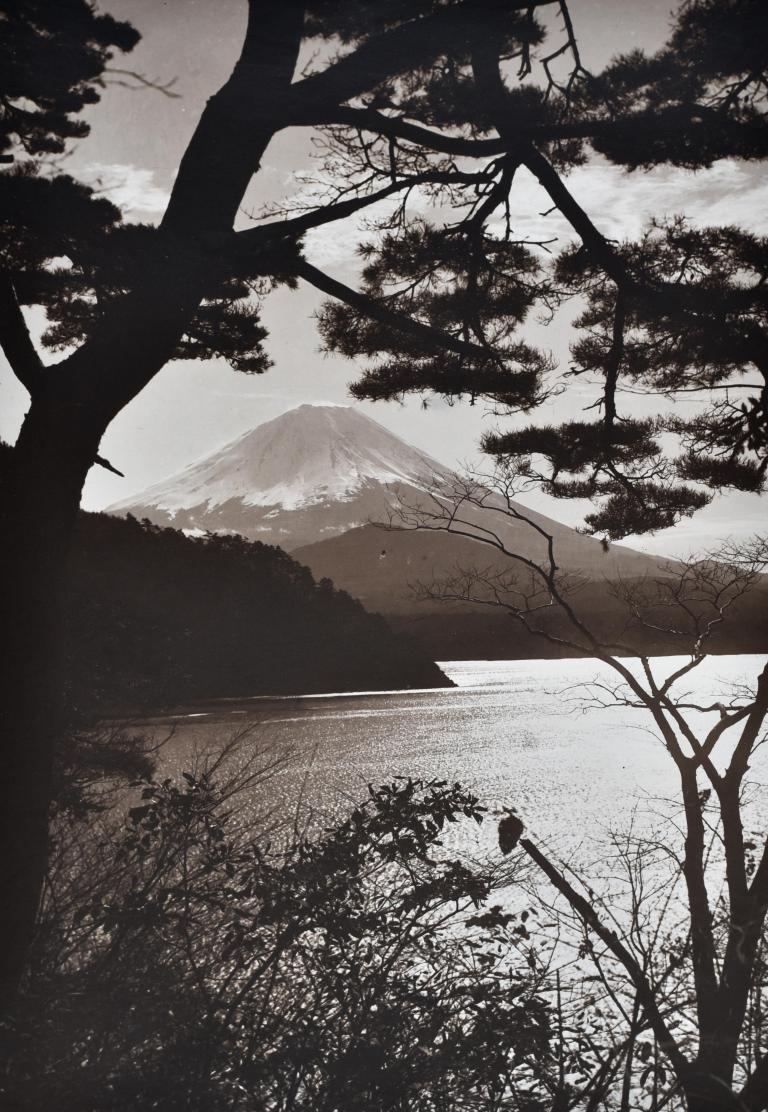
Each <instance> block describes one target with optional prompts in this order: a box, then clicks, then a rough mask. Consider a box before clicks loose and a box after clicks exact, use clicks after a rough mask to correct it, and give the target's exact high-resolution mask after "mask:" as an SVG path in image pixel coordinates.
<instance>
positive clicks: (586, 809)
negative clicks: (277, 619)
mask: <svg viewBox="0 0 768 1112" xmlns="http://www.w3.org/2000/svg"><path fill="white" fill-rule="evenodd" d="M765 661H766V657H764V656H748V655H741V656H720V657H711V658H708V659H707V660H706V661H705V662H704V663H703V664H702V665H701V666H700V667H699V668H698V669H697V670H696V671H695V672H694V673H693V675H692V676H690V677H687V679H686V681H685V683H684V689H685V691H686V692H688V693H690V694H692V695H693V696H695V697H696V700H698V701H705V702H712V701H714V700H716V699H722V698H723V696H727V694H728V692H729V691H730V690H731V689H732V688H733V686H734V685H737V684H740V683H745V682H746V683H752V684H753V683H754V681H755V678H756V676H757V675H758V673H759V671H760V670H761V669H762V667H763V665H764V663H765ZM682 662H683V658H680V657H667V658H658V659H656V660H655V661H654V662H653V663H654V667H655V668H656V669H657V670H658V671H659V673H660V674H661V675H666V674H667V673H668V672H671V671H673V670H674V669H675V668H676V667H677V666H679V664H681V663H682ZM441 667H442V668H443V670H444V672H445V673H446V674H447V675H448V676H450V678H451V679H452V680H453V681H454V682H455V683H456V684H457V685H458V686H457V687H455V688H446V689H440V690H429V691H392V692H376V693H369V692H358V693H347V694H336V695H309V696H293V697H275V698H263V697H261V698H255V699H250V700H238V701H231V702H224V703H222V702H219V703H217V704H216V705H214V706H206V707H199V708H194V709H191V708H190V710H189V711H188V712H187V713H181V714H177V715H174V716H172V717H169V718H164V719H155V720H153V721H152V724H151V725H152V729H153V731H154V732H155V735H156V736H157V737H161V736H162V733H163V731H164V730H165V729H167V728H168V727H169V726H171V727H172V728H173V730H174V735H173V737H172V739H171V741H170V742H169V743H168V744H167V745H166V746H165V749H164V757H163V766H164V767H165V768H166V769H169V770H174V771H178V772H181V771H183V770H184V769H185V768H188V767H190V766H191V764H192V762H193V760H194V759H195V754H196V753H199V752H201V751H203V750H213V751H216V750H218V749H220V748H221V746H222V745H223V744H225V743H226V742H227V741H228V739H230V738H231V737H232V736H233V735H235V734H236V733H241V732H242V731H245V733H244V734H243V735H242V736H241V738H240V741H239V742H238V746H239V748H240V749H241V750H242V752H243V753H248V752H253V751H254V750H256V749H267V750H269V751H270V752H271V753H280V754H289V753H290V754H291V759H290V761H289V762H288V763H287V764H286V766H285V767H284V768H283V769H282V770H281V771H280V772H279V773H278V774H277V775H276V776H275V777H274V778H273V779H272V781H271V782H270V784H269V787H268V794H269V798H270V801H271V803H273V804H274V805H275V806H277V807H282V808H285V807H295V805H296V799H297V796H298V795H299V793H300V792H301V794H302V799H303V801H304V802H305V803H306V804H307V805H309V806H312V807H313V808H315V809H318V810H320V811H321V812H322V814H323V815H330V814H333V813H338V811H339V810H340V809H341V808H342V807H344V806H346V802H347V801H348V800H349V799H354V800H357V799H360V798H363V797H364V796H365V794H366V785H367V784H368V783H369V782H372V783H374V784H377V783H382V782H384V781H386V780H388V779H391V778H392V777H393V776H408V775H410V776H420V777H424V778H431V777H438V778H441V779H448V780H451V781H453V780H459V781H461V782H462V783H463V784H465V785H467V786H469V787H472V788H473V789H474V790H475V791H476V792H477V794H478V795H479V796H480V799H481V802H482V803H483V804H484V805H485V806H487V807H489V808H490V809H491V811H493V810H498V809H500V808H502V807H514V808H515V809H516V810H517V811H518V812H519V813H520V815H521V817H522V818H523V819H524V821H525V823H526V826H527V828H528V830H529V831H530V832H531V833H532V834H533V835H534V836H535V837H536V838H537V839H538V840H540V841H541V842H543V843H546V844H549V845H550V846H552V848H553V849H555V848H556V850H557V852H558V853H559V854H560V855H562V854H564V853H568V854H570V853H571V852H575V851H576V850H577V849H578V847H580V846H581V845H582V843H584V842H585V841H586V842H592V841H593V840H594V839H595V838H597V839H598V840H602V837H603V836H604V835H605V834H606V832H607V831H608V830H609V829H617V830H623V829H626V828H627V827H628V825H629V823H630V821H634V822H635V823H636V824H639V825H640V827H646V828H647V827H648V826H652V825H653V823H654V821H655V817H657V816H659V815H661V814H668V813H669V804H668V803H667V802H665V801H668V800H669V799H670V798H672V797H674V796H675V795H676V778H675V769H674V767H673V765H672V763H671V760H670V759H669V757H668V756H667V755H666V753H665V751H664V749H663V747H662V745H661V743H660V741H659V740H658V737H657V735H656V734H655V732H654V730H653V723H652V722H651V720H650V717H649V716H648V714H647V712H644V711H642V710H634V709H631V708H626V707H613V708H610V709H599V708H595V707H594V706H592V707H590V706H585V705H584V696H585V691H584V688H583V686H582V685H583V684H585V683H587V682H589V681H590V680H592V679H598V680H601V681H607V680H609V679H610V677H611V675H612V673H611V672H610V669H608V668H607V667H606V666H604V665H602V664H600V662H598V661H595V660H560V661H553V660H522V661H521V660H514V661H445V662H441ZM633 667H634V665H633ZM694 717H697V716H694ZM710 717H711V716H710ZM751 780H752V782H753V783H755V784H757V785H758V786H759V787H764V785H765V784H766V782H768V759H766V758H763V757H762V754H759V755H758V758H756V760H755V762H754V763H753V768H752V770H751ZM758 797H759V793H758ZM466 825H469V824H466ZM461 839H463V840H464V844H463V849H464V850H465V851H466V852H468V853H470V854H472V855H473V856H474V854H475V852H482V851H483V850H485V849H489V848H491V847H492V845H493V842H494V839H495V824H494V823H486V824H485V825H484V826H483V827H482V828H481V829H480V830H475V828H474V827H472V829H471V830H469V829H466V828H464V829H462V831H461V835H460V840H461Z"/></svg>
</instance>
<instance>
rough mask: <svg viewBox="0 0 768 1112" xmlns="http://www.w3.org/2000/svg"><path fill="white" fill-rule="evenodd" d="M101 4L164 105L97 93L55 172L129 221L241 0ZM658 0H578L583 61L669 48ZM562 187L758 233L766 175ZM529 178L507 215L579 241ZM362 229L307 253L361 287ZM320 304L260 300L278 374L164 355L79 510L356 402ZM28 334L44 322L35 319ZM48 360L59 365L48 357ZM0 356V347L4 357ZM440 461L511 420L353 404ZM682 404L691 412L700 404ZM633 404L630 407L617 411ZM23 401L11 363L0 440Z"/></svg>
mask: <svg viewBox="0 0 768 1112" xmlns="http://www.w3.org/2000/svg"><path fill="white" fill-rule="evenodd" d="M100 6H101V8H102V10H105V11H109V12H110V13H111V14H113V15H115V16H117V17H119V18H124V19H129V20H130V21H131V22H132V23H133V24H134V25H135V26H136V27H137V29H138V30H139V31H140V32H141V33H142V35H143V38H142V41H141V43H140V44H139V46H138V47H137V48H136V50H135V51H134V52H133V54H132V55H129V56H128V57H127V58H125V59H121V60H116V61H115V63H114V65H115V66H123V65H125V66H126V67H130V69H132V70H135V71H138V72H140V73H142V74H144V75H145V76H146V77H148V78H151V79H153V80H156V81H158V82H159V83H163V84H164V83H167V82H173V84H172V91H173V92H174V94H176V95H174V96H173V97H168V96H163V95H161V94H160V93H158V92H156V91H152V90H149V89H143V90H136V89H129V88H126V87H125V85H124V84H123V83H122V82H123V81H124V80H128V81H129V80H130V79H128V78H123V77H122V76H121V75H119V74H115V75H113V80H114V81H115V84H112V85H110V86H109V87H108V88H107V89H106V90H105V92H104V95H103V97H102V100H101V102H100V103H99V104H98V105H96V106H94V107H93V108H91V109H89V111H88V114H87V116H86V118H87V119H88V122H89V123H90V125H91V133H90V135H89V136H88V138H87V139H85V140H82V141H81V142H80V143H79V144H78V145H77V146H76V147H75V148H74V149H73V151H72V152H71V154H70V156H69V158H68V159H67V160H66V163H65V166H66V169H67V170H68V171H69V172H70V173H72V174H74V176H76V177H79V178H81V179H83V180H85V181H87V182H88V183H89V184H92V185H94V186H95V187H96V188H98V189H100V190H102V191H103V192H104V194H105V195H107V196H109V197H110V198H111V199H112V200H113V201H115V202H116V203H118V204H119V205H120V206H121V208H122V209H123V211H124V213H125V215H126V218H127V219H129V220H137V221H147V222H153V221H157V220H158V219H159V218H160V216H161V215H162V212H163V209H164V206H165V203H166V201H167V198H168V193H169V190H170V187H171V185H172V182H173V177H174V172H175V167H176V166H177V165H178V162H179V159H180V156H181V154H182V153H183V150H184V148H185V146H186V143H187V142H188V140H189V137H190V135H191V133H192V131H193V129H194V126H195V123H196V121H197V119H198V117H199V114H200V111H201V110H202V107H203V106H204V103H205V100H206V98H207V97H208V96H210V95H211V94H212V93H213V92H214V91H215V90H216V88H217V87H218V86H219V85H220V84H221V83H222V82H223V81H224V80H225V79H226V77H227V75H228V73H229V71H230V70H231V67H232V64H233V62H234V60H235V59H236V57H237V53H238V50H239V43H240V39H241V36H242V32H243V29H244V27H245V18H246V3H245V0H216V2H213V0H103V2H102V3H101V5H100ZM670 9H671V4H670V3H669V0H645V2H644V3H643V4H642V5H640V4H638V3H637V2H636V0H610V2H609V0H572V2H571V12H572V16H573V19H574V24H575V26H576V30H577V34H578V36H579V43H580V47H581V52H582V57H583V60H584V63H585V64H586V65H587V66H588V67H591V68H594V69H598V68H600V67H601V66H602V65H603V64H604V63H605V62H606V61H607V60H608V59H609V58H610V57H611V56H612V55H613V54H615V53H616V52H625V51H627V50H629V49H632V48H634V47H641V48H645V49H649V50H653V49H654V48H655V47H656V46H658V45H659V44H660V42H661V41H663V39H664V37H665V33H666V31H667V29H668V26H669V22H670V15H669V13H670ZM312 151H313V147H312V142H311V135H310V134H308V133H307V132H306V131H301V130H298V129H296V130H292V131H290V132H288V133H285V134H282V135H280V136H279V137H278V138H277V139H276V140H274V141H273V143H272V144H271V145H270V147H269V148H268V150H267V152H266V156H265V159H264V163H263V166H262V168H261V171H260V172H259V174H258V176H257V178H256V179H255V180H254V183H253V184H252V188H251V190H250V191H249V194H248V196H247V197H246V198H245V200H244V203H243V206H242V214H241V217H240V220H239V225H240V226H243V227H245V226H247V225H248V223H249V216H248V213H250V212H253V211H254V210H256V209H258V207H259V206H260V205H261V204H264V203H265V202H278V201H280V200H281V199H282V198H284V197H286V196H289V195H292V194H295V193H296V192H297V190H301V189H302V188H305V185H304V181H305V179H306V177H307V175H308V174H311V173H312V167H313V162H312ZM568 184H569V187H570V188H571V190H572V191H573V193H574V194H575V196H576V197H577V199H578V200H580V201H582V202H583V203H584V204H585V206H586V207H587V209H588V211H589V212H590V213H591V214H592V215H593V217H594V218H595V222H596V223H597V224H598V226H599V227H600V229H601V230H602V231H604V232H605V233H606V234H608V235H609V236H611V237H613V238H619V237H622V236H626V235H633V234H636V233H637V232H638V231H639V230H640V229H641V228H642V226H643V224H644V223H645V221H646V220H647V219H648V218H649V217H650V216H652V215H655V216H661V215H672V214H675V213H679V212H684V213H685V214H686V215H687V216H688V217H689V218H690V219H692V220H693V221H695V222H697V223H726V222H732V221H733V220H734V213H736V214H737V216H738V219H739V220H742V221H743V222H744V223H745V224H747V225H749V226H751V227H752V228H753V229H755V230H759V231H762V232H768V203H766V202H768V185H766V183H765V182H763V181H761V175H760V172H759V170H756V169H755V168H754V167H750V166H748V165H747V164H743V163H742V164H739V163H735V162H731V161H723V162H720V163H717V164H716V165H715V166H714V167H713V168H712V169H711V170H708V171H705V172H701V173H698V174H692V173H688V172H685V171H681V170H678V169H675V168H665V167H662V168H657V169H655V170H653V171H651V172H647V173H646V172H634V173H632V174H628V173H625V172H623V171H621V170H619V169H617V168H616V167H612V166H610V165H608V164H607V163H605V162H601V161H600V160H596V161H591V162H590V164H589V165H587V166H584V167H580V168H577V169H576V170H574V171H573V172H572V174H571V175H570V176H569V181H568ZM548 207H549V203H548V201H547V200H546V199H545V197H544V195H543V193H542V192H541V191H540V189H539V187H538V186H537V184H536V183H535V182H534V181H533V179H531V178H530V177H529V176H526V174H525V173H524V172H522V171H521V172H519V173H518V175H517V176H516V179H515V186H514V192H513V196H512V221H513V225H514V227H515V229H516V231H518V232H519V233H520V234H521V235H523V236H525V237H527V238H531V239H536V238H539V237H542V236H544V237H546V238H551V237H556V238H557V243H556V247H558V248H559V247H560V246H562V245H564V244H565V243H566V242H568V241H569V240H570V239H571V238H572V236H571V234H570V233H569V230H568V228H567V226H566V225H565V224H564V222H563V221H562V219H560V218H559V217H558V214H556V213H553V214H550V215H548V216H545V215H542V214H543V213H545V211H546V210H547V209H548ZM361 236H362V238H365V234H364V228H363V227H362V224H361V222H360V221H357V222H355V221H352V222H349V224H346V225H339V224H334V225H332V226H326V227H325V228H324V229H321V230H319V231H317V232H315V233H313V234H312V235H311V236H310V237H309V240H308V243H307V255H308V257H309V259H310V261H312V262H313V263H315V264H316V265H318V266H321V267H322V268H323V269H325V270H327V271H328V272H329V273H331V274H332V275H333V276H334V277H337V278H339V279H341V280H342V281H344V282H347V283H348V284H354V282H355V279H356V276H357V273H358V261H357V257H356V253H355V249H356V246H357V244H358V243H359V241H360V239H361ZM321 301H322V298H321V295H319V294H318V293H317V292H316V291H315V290H313V289H311V288H308V287H306V286H301V287H300V288H299V290H297V291H295V292H292V291H287V290H279V291H277V292H276V293H274V294H272V295H271V296H270V297H269V298H268V299H267V300H266V302H265V307H264V316H263V319H264V323H265V324H266V326H267V327H268V329H269V332H270V336H269V339H268V341H267V344H266V347H267V349H268V351H269V353H270V355H271V357H272V360H273V363H274V367H273V369H272V370H271V371H269V372H268V373H267V374H265V375H260V376H257V377H252V376H245V375H242V374H238V373H236V372H233V371H232V370H230V369H229V368H228V367H227V366H226V364H225V363H224V362H223V361H221V360H213V361H210V362H207V363H200V362H185V363H182V362H176V363H171V364H168V365H167V366H166V367H165V368H164V369H163V371H161V373H160V374H159V375H158V376H157V377H156V378H155V380H154V381H153V382H152V383H151V384H150V385H149V386H148V387H147V388H146V389H145V390H144V391H143V393H142V394H141V395H140V396H139V397H138V398H137V399H135V400H134V401H133V402H132V403H131V404H130V405H129V406H127V407H126V409H125V410H123V412H122V413H121V414H119V415H118V417H117V418H116V419H115V421H114V422H113V424H112V426H111V427H110V428H109V430H108V431H107V434H106V436H105V438H104V441H103V443H102V454H103V455H105V456H106V457H107V458H108V459H110V460H111V461H112V462H113V463H114V464H115V466H116V467H118V468H119V469H120V470H121V471H123V472H125V478H124V479H121V478H119V477H117V476H114V475H111V474H109V473H108V472H106V471H104V470H103V469H101V468H93V469H92V471H91V473H90V475H89V478H88V481H87V484H86V489H85V492H84V505H85V506H86V508H88V509H101V508H103V507H105V506H106V505H108V504H109V503H111V502H113V501H116V500H118V499H122V498H125V497H127V496H129V495H131V494H133V493H137V492H139V491H140V490H142V489H143V488H144V487H146V486H147V485H149V484H150V483H154V482H156V481H158V480H160V479H163V478H165V477H166V476H168V475H170V474H173V473H174V472H176V471H178V470H180V469H182V468H184V467H186V466H187V465H189V464H190V463H192V462H194V461H196V460H198V459H200V458H202V457H204V456H205V455H208V454H209V453H210V452H212V451H214V450H216V449H218V448H220V447H221V446H223V445H224V444H225V443H227V442H229V441H230V440H232V439H234V438H235V437H236V436H239V435H240V434H241V433H243V432H244V431H246V430H247V429H250V428H253V427H254V426H256V425H258V424H261V423H262V422H264V421H267V420H270V419H271V418H273V417H275V416H278V415H279V414H280V413H283V412H285V411H286V410H289V409H292V408H294V407H295V406H297V405H300V404H302V403H305V402H317V403H324V402H334V403H342V404H353V403H352V401H351V399H350V397H349V395H348V383H349V382H350V381H353V380H354V378H355V377H356V370H355V367H354V365H353V364H351V363H350V362H349V361H347V360H344V359H341V358H340V357H337V356H332V355H325V354H323V353H322V351H321V350H320V341H319V337H318V334H317V330H316V327H315V323H314V320H313V314H314V313H315V312H316V311H317V309H318V307H319V305H320V303H321ZM29 322H30V327H31V329H32V331H33V334H36V335H37V334H39V332H40V330H41V326H42V320H41V319H40V316H39V314H36V313H35V312H34V311H33V312H31V313H30V315H29ZM523 336H524V337H526V338H529V339H531V340H532V341H533V342H534V343H538V344H539V345H540V346H542V347H544V348H546V349H548V350H551V351H552V353H553V355H554V356H555V358H556V359H557V361H558V364H559V366H560V369H561V370H566V369H567V366H568V341H569V330H568V328H567V322H565V321H562V320H558V321H556V322H555V323H554V324H553V325H551V326H550V327H549V328H547V329H544V328H543V327H542V326H541V325H540V324H538V323H537V322H536V321H532V322H531V323H530V324H527V325H526V326H525V330H524V332H523ZM44 358H45V359H46V360H47V361H53V360H54V359H57V358H59V356H54V357H52V356H51V355H50V354H44ZM1 359H2V357H0V361H1ZM593 397H594V393H593V391H592V390H591V389H590V388H589V387H588V385H586V384H584V385H581V384H579V385H578V386H574V385H573V384H572V383H571V385H570V386H569V389H568V393H567V397H561V398H560V399H555V400H554V401H553V402H552V403H551V405H550V407H549V410H548V411H547V412H546V414H544V413H543V412H542V413H541V414H540V415H539V416H540V417H546V419H547V420H552V421H559V420H563V419H564V418H567V417H573V416H575V415H576V412H577V411H578V410H579V409H580V408H583V407H585V406H587V405H589V403H590V402H591V400H592V399H593ZM354 404H356V405H359V406H360V408H361V409H362V410H363V411H364V412H366V413H367V414H368V415H369V416H371V417H373V418H374V419H375V420H377V421H379V422H380V423H381V424H383V425H385V426H386V427H387V428H389V429H390V430H391V431H393V432H395V433H396V434H398V435H399V436H402V437H403V438H404V439H406V440H408V441H409V442H411V443H413V444H415V445H416V446H417V447H419V448H421V449H423V450H425V451H427V452H429V453H430V454H431V455H433V456H435V457H436V458H437V459H439V460H441V461H442V462H444V463H446V464H448V465H449V466H456V465H461V464H465V463H467V464H474V463H476V462H477V461H478V460H479V456H478V453H477V444H478V441H479V438H480V436H481V434H482V433H483V432H486V431H489V430H491V429H494V428H499V427H501V428H504V427H509V425H510V423H511V422H510V421H509V420H508V419H504V420H500V419H499V418H498V417H496V416H495V415H493V414H492V413H490V412H489V411H488V409H487V407H486V406H484V405H482V404H478V405H476V406H474V407H470V406H469V405H468V404H467V403H457V404H455V405H453V406H450V405H448V404H446V403H445V402H441V401H439V400H438V399H430V400H429V402H428V405H427V406H426V408H425V407H424V406H422V404H421V402H420V401H419V400H418V399H410V400H409V401H408V402H406V403H405V404H398V403H391V402H390V403H377V404H375V405H374V404H372V403H354ZM697 404H699V403H697V402H696V401H694V400H690V399H689V400H687V401H686V402H685V403H684V405H685V407H694V406H696V405H697ZM630 407H631V408H632V411H633V412H636V411H638V410H640V409H642V402H639V401H637V400H635V399H632V400H631V402H629V403H628V405H627V408H630ZM25 408H26V396H25V393H24V391H23V389H22V388H21V387H20V386H19V384H18V383H17V382H16V381H15V379H14V378H13V376H12V375H11V373H10V371H9V369H8V368H7V366H6V365H5V364H4V363H2V364H1V365H0V436H1V437H3V438H4V439H6V440H9V441H11V442H12V441H13V440H14V439H15V437H16V434H17V431H18V428H19V425H20V422H21V420H22V418H23V414H24V411H25ZM529 500H530V501H532V502H533V503H534V504H536V505H537V507H538V508H540V509H541V510H543V512H545V513H549V514H550V515H551V516H553V517H556V518H558V519H559V520H562V521H565V522H566V523H568V524H577V523H578V522H579V521H580V519H581V515H582V514H583V512H584V507H583V505H580V504H578V503H569V502H562V501H558V502H554V501H553V500H551V499H547V498H545V497H544V496H542V495H540V494H537V495H535V496H532V497H531V498H530V499H529ZM765 510H766V505H765V503H763V502H761V501H760V500H759V499H758V498H757V497H756V496H749V495H733V494H731V495H728V496H724V497H721V498H718V499H717V500H716V502H715V503H714V504H713V505H712V506H711V507H708V508H707V510H705V511H703V512H701V513H699V514H697V515H696V516H695V517H694V518H692V519H690V520H689V521H686V522H683V523H681V524H680V525H679V526H677V527H676V528H675V529H674V530H667V531H665V532H664V533H660V534H658V535H656V536H655V537H645V538H633V539H632V540H631V542H629V543H631V544H632V545H633V547H636V548H643V549H645V550H647V551H653V552H661V553H664V554H685V553H687V552H689V551H691V550H699V551H700V550H702V549H703V548H707V547H711V546H712V545H713V544H715V543H716V542H717V541H718V539H725V538H726V537H727V536H731V535H732V536H743V535H749V534H751V533H754V532H756V531H759V530H761V529H763V530H764V526H763V521H764V519H765Z"/></svg>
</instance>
